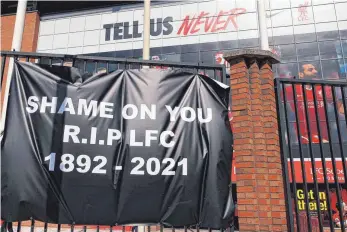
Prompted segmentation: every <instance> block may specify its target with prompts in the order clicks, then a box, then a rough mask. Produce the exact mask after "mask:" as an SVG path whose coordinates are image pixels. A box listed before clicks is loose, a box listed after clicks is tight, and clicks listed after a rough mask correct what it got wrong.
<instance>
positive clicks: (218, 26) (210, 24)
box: [177, 8, 246, 35]
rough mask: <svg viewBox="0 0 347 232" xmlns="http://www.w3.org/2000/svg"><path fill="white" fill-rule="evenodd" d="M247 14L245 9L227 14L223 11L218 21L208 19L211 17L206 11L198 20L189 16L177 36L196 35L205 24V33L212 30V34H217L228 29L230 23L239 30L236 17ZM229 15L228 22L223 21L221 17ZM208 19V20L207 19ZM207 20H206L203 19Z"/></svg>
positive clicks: (234, 10) (237, 9)
mask: <svg viewBox="0 0 347 232" xmlns="http://www.w3.org/2000/svg"><path fill="white" fill-rule="evenodd" d="M245 12H246V9H245V8H235V9H232V10H230V11H228V12H225V11H223V10H221V11H220V12H219V13H218V16H217V18H216V19H214V18H213V17H212V18H207V17H206V16H208V15H209V13H205V12H204V11H202V12H201V13H200V14H199V16H198V18H197V19H196V18H194V17H193V18H192V19H190V18H189V15H187V16H186V17H185V18H184V20H183V22H182V24H181V26H180V28H179V29H178V32H177V35H180V34H183V35H187V34H188V33H189V34H195V33H197V32H198V31H200V27H199V26H200V25H201V24H203V23H205V26H204V31H205V32H208V31H209V30H210V29H211V28H212V30H211V32H217V31H221V30H225V29H226V28H227V26H228V25H229V23H230V22H231V23H232V24H233V26H234V27H235V29H238V25H237V22H236V17H238V16H239V15H241V14H244V13H245ZM228 13H229V16H228V18H227V20H222V19H221V17H222V16H226V15H227V14H228ZM205 17H206V18H205ZM203 18H205V19H203Z"/></svg>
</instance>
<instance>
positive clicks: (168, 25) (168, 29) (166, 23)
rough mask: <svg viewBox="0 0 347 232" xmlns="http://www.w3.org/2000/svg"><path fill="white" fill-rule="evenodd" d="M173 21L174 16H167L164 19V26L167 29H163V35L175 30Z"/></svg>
mask: <svg viewBox="0 0 347 232" xmlns="http://www.w3.org/2000/svg"><path fill="white" fill-rule="evenodd" d="M172 21H173V18H172V17H166V18H165V19H164V22H163V26H164V28H166V30H165V29H164V30H163V35H170V34H171V33H172V31H173V26H172V25H171V22H172Z"/></svg>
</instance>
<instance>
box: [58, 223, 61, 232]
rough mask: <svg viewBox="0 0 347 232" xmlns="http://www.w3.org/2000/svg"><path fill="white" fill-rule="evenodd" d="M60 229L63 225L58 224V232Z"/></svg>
mask: <svg viewBox="0 0 347 232" xmlns="http://www.w3.org/2000/svg"><path fill="white" fill-rule="evenodd" d="M60 229H61V224H58V229H57V232H60Z"/></svg>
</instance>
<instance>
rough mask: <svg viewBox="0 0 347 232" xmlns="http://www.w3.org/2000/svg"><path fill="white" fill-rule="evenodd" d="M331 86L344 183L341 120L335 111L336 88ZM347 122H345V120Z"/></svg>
mask: <svg viewBox="0 0 347 232" xmlns="http://www.w3.org/2000/svg"><path fill="white" fill-rule="evenodd" d="M331 88H332V90H333V91H332V95H333V103H334V113H335V120H336V127H337V136H338V138H339V146H340V152H341V162H342V167H343V173H344V178H345V184H346V180H347V168H346V159H345V157H344V154H345V151H344V148H343V144H342V142H343V141H342V138H341V129H340V124H341V120H340V117H339V112H338V111H337V108H338V104H337V99H336V88H335V87H334V86H332V87H331ZM345 113H346V112H345ZM345 123H347V122H345Z"/></svg>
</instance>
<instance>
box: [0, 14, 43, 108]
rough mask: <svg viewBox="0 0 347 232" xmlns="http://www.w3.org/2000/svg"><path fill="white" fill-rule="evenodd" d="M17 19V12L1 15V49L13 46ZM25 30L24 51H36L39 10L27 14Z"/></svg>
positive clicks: (22, 49)
mask: <svg viewBox="0 0 347 232" xmlns="http://www.w3.org/2000/svg"><path fill="white" fill-rule="evenodd" d="M15 21H16V14H12V15H5V16H1V37H0V38H1V39H0V40H1V50H2V51H10V50H11V47H12V38H13V32H14V24H15ZM24 24H25V26H24V31H23V40H22V48H21V51H22V52H36V48H37V40H38V35H39V27H40V16H39V14H38V12H29V13H26V14H25V21H24ZM8 61H9V59H7V61H6V65H5V71H4V79H3V83H1V89H2V88H4V86H5V83H6V79H7V68H8ZM2 90H3V89H2ZM3 94H4V91H1V101H0V112H1V105H2V102H3V99H4V96H3Z"/></svg>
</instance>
